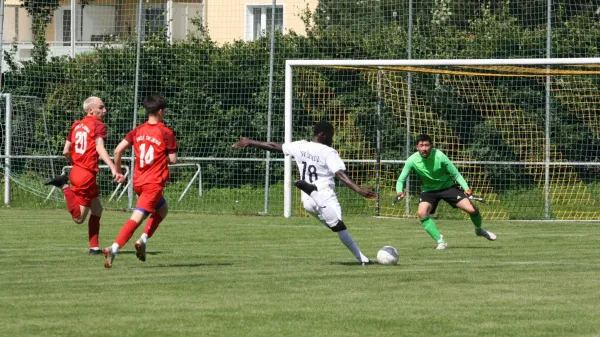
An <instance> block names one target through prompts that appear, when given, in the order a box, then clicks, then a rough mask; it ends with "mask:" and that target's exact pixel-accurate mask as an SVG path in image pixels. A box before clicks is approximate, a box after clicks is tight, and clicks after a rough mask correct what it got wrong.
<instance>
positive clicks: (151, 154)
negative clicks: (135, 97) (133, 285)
mask: <svg viewBox="0 0 600 337" xmlns="http://www.w3.org/2000/svg"><path fill="white" fill-rule="evenodd" d="M144 107H145V108H146V113H147V114H148V121H147V122H146V123H144V124H141V125H138V126H137V127H136V128H135V129H133V130H131V131H129V133H128V134H127V136H125V139H123V140H122V141H121V143H119V145H118V146H117V148H116V149H115V153H114V154H115V166H116V168H117V172H121V156H122V155H123V152H124V151H125V150H127V149H128V148H129V147H133V150H134V151H135V158H136V159H135V166H134V167H135V168H134V175H133V188H134V190H135V193H136V194H137V195H138V200H137V203H136V205H135V210H134V211H133V214H131V217H130V218H129V221H127V222H126V223H125V224H124V225H123V227H121V231H120V232H119V235H118V236H117V238H116V239H115V242H114V243H113V244H112V246H110V247H106V248H104V250H103V251H104V257H105V258H106V259H105V261H104V267H105V268H111V267H112V263H113V260H114V258H115V256H116V255H117V254H118V253H119V249H121V248H122V247H123V246H124V245H125V244H126V243H127V241H129V239H131V237H132V236H133V233H134V232H135V230H136V229H137V228H138V226H139V225H140V224H141V223H142V222H143V221H144V219H146V217H148V215H150V214H151V216H150V219H148V222H147V223H146V226H145V227H144V233H143V234H142V236H141V237H140V239H139V240H137V241H136V242H135V244H134V246H135V255H136V256H137V258H138V259H140V260H141V261H146V243H147V240H148V239H149V238H150V237H152V234H154V232H155V231H156V229H157V228H158V226H159V225H160V222H161V221H162V220H163V219H164V218H165V217H166V216H167V212H168V207H167V201H166V200H165V198H164V197H163V194H162V191H163V188H164V186H165V184H166V182H167V180H168V179H169V167H168V164H175V163H177V140H176V139H175V134H174V133H173V131H172V130H171V129H169V128H168V127H166V126H165V125H164V124H163V122H162V121H163V116H164V114H165V107H166V101H165V99H164V98H163V97H162V96H160V95H158V94H153V95H150V96H148V97H146V98H145V99H144Z"/></svg>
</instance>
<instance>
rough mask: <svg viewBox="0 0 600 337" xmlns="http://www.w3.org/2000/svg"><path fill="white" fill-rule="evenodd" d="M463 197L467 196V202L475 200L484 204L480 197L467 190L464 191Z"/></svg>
mask: <svg viewBox="0 0 600 337" xmlns="http://www.w3.org/2000/svg"><path fill="white" fill-rule="evenodd" d="M465 195H466V196H467V199H469V200H475V201H479V202H485V200H483V198H482V197H480V196H478V195H475V194H473V191H471V189H468V190H466V191H465Z"/></svg>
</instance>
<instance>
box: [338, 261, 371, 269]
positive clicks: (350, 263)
mask: <svg viewBox="0 0 600 337" xmlns="http://www.w3.org/2000/svg"><path fill="white" fill-rule="evenodd" d="M329 264H335V265H338V266H353V267H365V268H368V267H371V266H376V265H377V262H375V263H374V264H371V265H368V266H363V265H362V264H360V263H358V261H353V262H346V261H343V262H342V261H332V262H329Z"/></svg>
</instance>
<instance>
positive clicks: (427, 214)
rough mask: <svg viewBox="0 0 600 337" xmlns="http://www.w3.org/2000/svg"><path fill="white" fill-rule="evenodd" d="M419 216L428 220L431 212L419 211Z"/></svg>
mask: <svg viewBox="0 0 600 337" xmlns="http://www.w3.org/2000/svg"><path fill="white" fill-rule="evenodd" d="M417 215H418V216H419V219H423V218H426V217H428V216H429V212H426V211H425V212H422V211H419V212H417Z"/></svg>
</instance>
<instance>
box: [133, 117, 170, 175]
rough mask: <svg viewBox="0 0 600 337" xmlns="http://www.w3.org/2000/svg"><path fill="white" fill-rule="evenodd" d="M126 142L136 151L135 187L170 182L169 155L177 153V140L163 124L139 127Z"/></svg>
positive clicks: (145, 124) (146, 124)
mask: <svg viewBox="0 0 600 337" xmlns="http://www.w3.org/2000/svg"><path fill="white" fill-rule="evenodd" d="M125 140H126V141H127V142H128V143H129V144H132V146H133V150H134V151H135V171H134V175H133V185H134V186H141V185H144V184H160V185H162V186H164V185H165V184H166V182H167V180H169V167H168V155H169V154H170V153H175V152H176V151H177V140H175V134H174V133H173V131H172V130H171V129H169V128H168V127H167V126H165V125H164V124H163V123H156V124H150V123H148V122H146V123H144V124H141V125H138V126H137V127H136V128H135V129H133V130H131V131H129V133H128V134H127V136H125Z"/></svg>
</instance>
